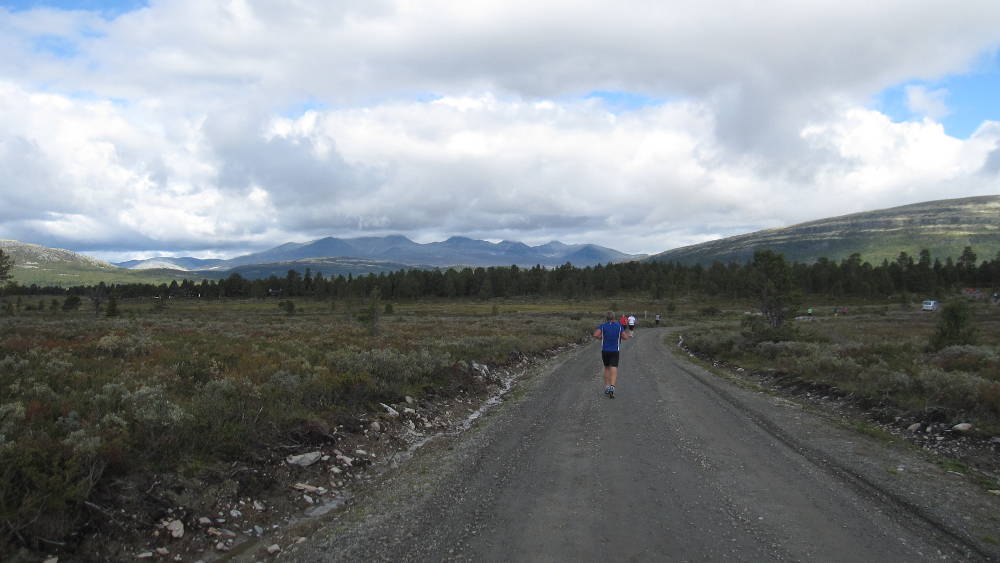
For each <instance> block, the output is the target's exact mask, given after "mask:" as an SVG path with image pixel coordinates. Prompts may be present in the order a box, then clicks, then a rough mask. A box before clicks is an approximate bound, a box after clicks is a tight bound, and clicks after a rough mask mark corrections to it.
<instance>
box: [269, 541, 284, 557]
mask: <svg viewBox="0 0 1000 563" xmlns="http://www.w3.org/2000/svg"><path fill="white" fill-rule="evenodd" d="M279 551H281V546H279V545H278V544H276V543H272V544H271V545H269V546H267V552H268V553H270V554H271V555H274V554H275V553H278V552H279Z"/></svg>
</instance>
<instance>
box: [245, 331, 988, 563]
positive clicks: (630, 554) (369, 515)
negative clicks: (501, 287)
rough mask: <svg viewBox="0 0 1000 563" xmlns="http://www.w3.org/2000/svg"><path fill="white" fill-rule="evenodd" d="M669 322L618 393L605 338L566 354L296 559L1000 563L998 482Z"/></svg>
mask: <svg viewBox="0 0 1000 563" xmlns="http://www.w3.org/2000/svg"><path fill="white" fill-rule="evenodd" d="M668 333H669V331H668V329H644V330H639V331H638V332H637V335H636V338H634V339H633V340H630V341H627V342H625V343H624V347H623V351H622V355H621V372H620V376H619V382H618V383H619V384H618V392H617V396H616V398H615V399H608V398H607V397H606V396H605V395H604V394H603V393H602V382H601V364H600V353H599V350H600V348H599V344H598V343H596V342H595V343H594V344H592V345H589V346H585V347H582V348H580V349H577V350H575V351H574V352H571V353H569V354H566V355H564V356H563V357H560V358H558V359H557V360H554V361H553V362H551V363H550V364H549V365H547V366H546V367H545V368H544V369H540V370H538V373H535V374H534V375H532V376H530V377H528V378H527V379H526V380H525V381H522V382H521V383H520V384H519V386H518V387H517V388H516V389H515V391H514V392H512V393H511V394H510V397H509V399H508V400H507V401H506V402H505V403H504V404H502V405H500V406H499V407H497V408H495V409H493V410H492V411H490V412H489V413H488V415H487V416H485V417H483V419H481V420H479V421H477V422H476V424H475V425H473V427H472V428H471V429H470V430H468V431H466V432H465V433H463V434H462V435H460V436H458V437H452V438H444V439H441V440H437V441H435V442H433V443H431V444H429V445H428V446H425V447H424V448H423V449H422V450H420V451H419V452H418V453H417V455H416V456H415V457H414V458H413V459H411V460H409V461H407V462H406V463H404V464H402V465H401V466H400V468H399V469H398V470H394V471H390V472H388V473H387V474H385V475H383V476H382V477H380V478H378V479H377V480H376V481H375V482H373V483H372V484H371V485H369V486H368V487H367V488H366V490H362V491H361V492H360V493H359V494H358V495H357V496H356V498H355V500H354V502H353V503H352V504H351V505H350V506H349V507H348V508H346V509H344V510H342V511H340V512H339V513H337V514H335V515H333V516H331V517H329V518H328V519H327V520H326V521H325V522H323V525H322V527H321V528H320V529H319V530H317V531H316V532H315V533H313V534H312V535H311V536H310V537H309V538H308V540H307V541H304V542H302V543H299V544H296V545H293V546H286V547H284V548H283V551H282V553H281V554H280V559H282V560H292V561H373V560H374V561H380V560H385V561H442V560H456V561H464V560H470V561H881V562H888V561H928V560H947V561H978V560H991V559H993V560H996V559H997V558H998V557H1000V550H998V549H997V546H996V545H995V544H994V543H991V541H990V538H991V537H993V536H991V535H990V534H997V532H996V530H997V529H998V528H1000V526H998V523H997V520H996V515H998V514H1000V503H998V502H997V499H996V497H992V496H991V495H989V494H987V493H986V491H985V490H984V489H983V488H982V487H977V486H975V485H973V484H971V483H970V482H969V480H968V479H967V478H965V477H962V476H960V475H957V474H955V475H953V474H950V473H948V472H947V471H945V470H944V469H943V468H941V467H940V466H939V465H935V464H933V463H931V462H930V461H929V460H928V459H926V456H923V455H921V454H920V453H919V452H916V451H913V450H908V449H906V448H905V447H895V446H891V445H890V444H886V443H885V442H884V441H879V440H876V439H874V438H871V437H868V436H864V435H861V434H859V433H857V432H856V431H852V430H850V429H849V428H846V427H844V425H842V424H838V422H837V421H836V420H833V419H831V418H830V417H829V416H823V415H822V414H821V413H815V412H811V411H810V410H809V409H807V408H803V407H802V406H800V405H797V404H795V403H793V402H791V401H788V400H785V399H782V398H779V397H774V396H771V395H768V394H765V393H761V392H757V391H753V390H748V389H745V388H743V387H740V386H737V385H734V384H732V383H730V382H728V381H726V380H724V379H722V378H720V377H718V376H715V375H712V374H709V373H707V372H705V371H704V370H702V369H701V368H698V367H696V366H694V365H692V364H690V363H689V362H687V361H685V359H684V358H682V357H677V356H676V347H675V346H672V345H671V343H670V341H672V337H668ZM672 350H673V351H672ZM984 538H985V539H984ZM247 557H248V558H249V559H251V560H252V558H251V557H250V554H247ZM258 559H259V557H258Z"/></svg>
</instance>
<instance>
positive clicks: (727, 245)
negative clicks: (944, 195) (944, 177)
mask: <svg viewBox="0 0 1000 563" xmlns="http://www.w3.org/2000/svg"><path fill="white" fill-rule="evenodd" d="M966 246H971V247H972V248H973V250H974V251H975V252H976V254H978V256H979V259H980V260H982V259H984V258H993V257H995V256H996V255H997V252H1000V196H980V197H968V198H962V199H948V200H939V201H929V202H924V203H917V204H913V205H904V206H901V207H893V208H890V209H881V210H877V211H866V212H862V213H853V214H850V215H842V216H840V217H832V218H829V219H821V220H818V221H810V222H808V223H801V224H798V225H793V226H790V227H783V228H779V229H768V230H765V231H757V232H755V233H749V234H745V235H738V236H733V237H728V238H724V239H719V240H714V241H709V242H704V243H701V244H695V245H691V246H685V247H682V248H675V249H673V250H668V251H666V252H662V253H660V254H656V255H654V256H652V257H650V258H649V259H650V260H656V261H662V262H679V263H682V264H696V263H700V264H706V265H707V264H711V263H712V262H714V261H716V260H718V261H721V262H734V261H735V262H745V261H747V260H749V259H750V258H751V257H752V256H753V253H754V251H755V250H758V249H765V248H766V249H771V250H774V251H776V252H780V253H782V254H784V255H785V257H786V258H788V259H789V260H792V261H797V262H806V263H809V262H814V261H816V260H817V259H819V258H823V257H826V258H829V259H831V260H837V261H839V260H841V259H843V258H847V257H848V256H850V255H851V254H853V253H855V252H856V253H859V254H861V257H862V259H864V260H866V261H868V262H871V263H873V264H874V263H880V262H881V261H882V260H883V259H889V260H892V259H894V258H895V257H896V256H898V255H899V253H900V252H901V251H904V252H907V253H909V254H911V255H917V254H918V253H919V252H920V251H921V250H922V249H927V250H929V251H930V252H931V256H932V257H934V258H941V259H942V260H944V259H945V258H947V257H949V256H951V257H952V258H958V256H959V255H961V254H962V250H963V249H964V248H965V247H966Z"/></svg>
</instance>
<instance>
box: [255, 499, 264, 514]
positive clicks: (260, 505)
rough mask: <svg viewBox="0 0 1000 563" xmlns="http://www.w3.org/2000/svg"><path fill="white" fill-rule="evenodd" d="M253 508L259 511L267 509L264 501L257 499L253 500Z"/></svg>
mask: <svg viewBox="0 0 1000 563" xmlns="http://www.w3.org/2000/svg"><path fill="white" fill-rule="evenodd" d="M253 509H254V510H256V511H257V512H264V510H266V507H265V506H264V503H262V502H260V501H259V500H255V501H253Z"/></svg>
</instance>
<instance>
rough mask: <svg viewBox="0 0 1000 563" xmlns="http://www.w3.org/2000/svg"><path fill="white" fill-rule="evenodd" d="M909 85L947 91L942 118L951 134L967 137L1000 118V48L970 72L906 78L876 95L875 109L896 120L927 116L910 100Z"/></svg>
mask: <svg viewBox="0 0 1000 563" xmlns="http://www.w3.org/2000/svg"><path fill="white" fill-rule="evenodd" d="M908 86H922V87H923V88H924V89H926V90H927V91H928V92H934V91H938V90H945V91H947V93H946V94H944V95H943V97H942V101H943V102H944V104H945V105H946V106H947V108H948V112H949V113H948V115H945V116H943V117H941V118H939V121H940V123H941V124H942V125H943V126H944V130H945V132H946V133H947V134H949V135H951V136H952V137H956V138H959V139H967V138H969V136H970V135H972V134H973V133H974V132H975V131H976V129H977V128H979V126H980V125H982V123H983V122H984V121H1000V51H997V50H994V51H991V52H989V53H986V54H985V55H983V56H982V57H981V58H980V60H979V61H978V62H977V64H975V65H973V66H972V68H971V69H970V70H969V72H967V73H964V74H955V75H950V76H945V77H942V78H941V79H939V80H927V81H924V80H917V81H912V82H906V83H904V84H900V85H898V86H893V87H892V88H889V89H887V90H884V91H883V92H881V93H880V94H879V95H878V96H877V97H876V101H875V109H877V110H879V111H881V112H882V113H884V114H886V115H888V116H889V117H890V118H891V119H892V120H893V121H896V122H901V121H920V120H922V119H923V118H924V116H923V115H922V114H920V113H917V112H914V111H912V110H911V108H910V107H909V105H908V103H907V87H908Z"/></svg>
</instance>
